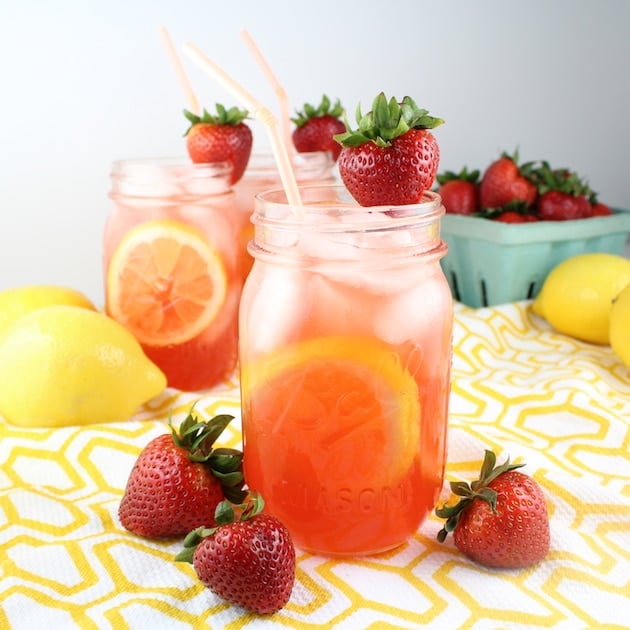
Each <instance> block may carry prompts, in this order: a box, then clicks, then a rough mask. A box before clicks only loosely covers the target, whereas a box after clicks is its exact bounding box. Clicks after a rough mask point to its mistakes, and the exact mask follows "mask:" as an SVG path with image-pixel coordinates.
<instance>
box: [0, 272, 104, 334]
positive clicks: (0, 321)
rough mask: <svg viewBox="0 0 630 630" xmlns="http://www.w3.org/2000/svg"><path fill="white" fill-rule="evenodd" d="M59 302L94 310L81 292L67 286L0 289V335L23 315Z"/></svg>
mask: <svg viewBox="0 0 630 630" xmlns="http://www.w3.org/2000/svg"><path fill="white" fill-rule="evenodd" d="M59 304H65V305H67V306H80V307H81V308H87V309H90V310H92V311H95V310H96V307H95V306H94V304H92V302H91V301H90V300H89V299H88V298H87V297H86V296H85V295H83V293H81V292H80V291H77V290H76V289H71V288H69V287H61V286H56V285H48V284H29V285H25V286H22V287H14V288H12V289H5V290H4V291H0V335H2V333H3V332H4V331H5V330H6V329H7V328H9V326H11V324H13V322H15V321H16V320H18V319H19V318H20V317H22V316H23V315H26V314H27V313H30V312H31V311H34V310H35V309H38V308H42V307H43V306H56V305H59Z"/></svg>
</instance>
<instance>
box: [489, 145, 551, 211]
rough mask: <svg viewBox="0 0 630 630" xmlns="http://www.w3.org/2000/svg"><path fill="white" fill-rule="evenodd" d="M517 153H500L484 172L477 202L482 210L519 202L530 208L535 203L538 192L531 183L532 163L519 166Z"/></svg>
mask: <svg viewBox="0 0 630 630" xmlns="http://www.w3.org/2000/svg"><path fill="white" fill-rule="evenodd" d="M518 159H519V158H518V152H517V151H515V152H514V154H513V155H509V154H508V153H505V152H504V153H502V154H501V157H499V159H497V160H495V161H494V162H491V163H490V165H489V166H488V167H487V168H486V170H485V171H484V173H483V175H482V177H481V183H480V184H479V202H480V204H481V207H482V208H502V207H503V206H507V205H508V204H510V203H512V204H513V203H514V202H521V203H522V204H523V205H524V206H525V207H526V208H530V207H531V206H533V205H534V203H535V202H536V199H537V197H538V191H537V189H536V184H535V183H534V182H533V181H532V170H533V167H534V164H533V162H528V163H526V164H519V161H518Z"/></svg>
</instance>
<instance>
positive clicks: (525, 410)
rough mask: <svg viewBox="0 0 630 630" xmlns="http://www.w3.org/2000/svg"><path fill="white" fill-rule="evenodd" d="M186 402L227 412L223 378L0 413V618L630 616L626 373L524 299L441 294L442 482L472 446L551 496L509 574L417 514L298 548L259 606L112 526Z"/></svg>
mask: <svg viewBox="0 0 630 630" xmlns="http://www.w3.org/2000/svg"><path fill="white" fill-rule="evenodd" d="M197 399H199V400H198V402H197V405H196V410H197V411H198V412H199V413H200V414H203V415H204V416H208V417H210V416H212V415H214V414H216V413H231V414H233V415H235V416H236V420H235V421H234V422H233V423H232V425H233V426H230V427H228V429H227V433H228V435H229V440H228V442H229V445H231V446H238V447H240V439H241V435H240V408H239V398H238V383H237V382H236V381H232V382H228V383H225V384H224V385H223V386H221V387H220V388H217V389H215V390H212V391H210V392H204V393H202V394H199V395H197V396H193V395H191V394H182V393H180V392H175V391H172V390H169V391H167V392H166V393H165V394H164V395H163V396H161V397H160V398H159V399H157V400H154V401H153V402H152V404H151V405H150V406H147V407H145V408H143V409H142V410H141V412H140V413H138V415H137V416H136V417H134V418H133V419H132V420H131V421H129V422H126V423H115V424H107V425H93V426H88V427H68V428H59V429H23V428H17V427H14V426H11V425H9V424H7V423H5V422H4V421H2V420H1V419H0V545H1V549H2V553H1V555H0V628H2V629H3V630H9V629H11V630H26V629H29V630H33V629H40V628H50V629H53V628H54V629H55V630H56V629H60V630H64V629H68V630H71V629H74V628H80V629H82V630H92V629H94V630H105V629H112V630H126V629H129V630H131V629H134V630H145V629H147V628H151V629H160V628H168V629H172V630H180V629H184V628H194V629H197V628H199V629H203V628H230V629H236V628H247V629H253V628H259V627H260V628H264V629H265V630H269V629H273V628H283V629H286V628H307V629H308V628H339V629H343V630H346V629H347V630H356V629H357V628H370V629H394V628H396V629H398V628H411V629H417V628H440V629H443V628H449V629H450V628H470V629H475V630H480V629H484V630H485V629H488V628H492V629H499V628H501V629H516V628H556V629H562V630H564V629H566V630H574V629H576V628H629V627H630V613H629V612H628V611H630V370H629V369H628V368H626V367H624V366H623V365H622V364H621V363H620V361H619V360H618V359H616V358H615V357H614V356H613V354H612V352H611V351H610V349H609V348H607V347H598V346H593V345H589V344H586V343H581V342H579V341H576V340H573V339H571V338H569V337H566V336H563V335H560V334H557V333H555V332H553V331H552V330H551V329H550V328H549V327H548V326H547V324H546V323H545V322H543V321H542V320H540V319H538V318H536V317H535V316H534V315H533V314H532V313H531V311H530V304H529V303H528V302H519V303H516V304H509V305H504V306H497V307H491V308H484V309H478V310H475V309H471V308H467V307H464V306H462V305H457V307H456V325H455V335H454V360H453V387H452V396H451V410H450V433H449V464H448V470H447V476H448V478H449V479H451V480H452V479H466V480H470V479H472V478H473V475H474V474H475V473H476V472H477V471H478V467H479V464H480V462H481V459H482V457H483V451H484V449H485V448H491V449H493V450H495V452H496V453H497V456H498V458H499V459H500V460H502V459H504V458H505V456H507V455H509V456H510V457H511V459H512V460H513V461H518V460H523V461H525V462H526V467H525V468H524V469H523V471H524V472H527V473H528V474H530V475H532V476H533V477H534V478H535V479H536V480H537V481H538V482H539V483H540V485H541V486H542V487H543V489H544V491H545V493H546V496H547V498H548V504H549V512H550V520H551V538H552V539H551V550H550V552H549V554H548V556H547V558H546V559H545V560H544V561H543V562H542V563H541V564H540V565H538V566H536V567H533V568H530V569H527V570H521V571H498V570H490V569H485V568H483V567H480V566H477V565H475V564H473V563H472V562H470V561H469V560H467V559H466V558H465V557H464V556H462V555H461V553H459V552H458V551H457V550H456V549H455V547H454V546H453V543H452V541H451V540H450V538H451V537H449V539H447V541H446V542H445V543H444V544H440V543H438V542H437V541H436V534H437V531H438V530H439V529H440V527H441V523H440V522H439V521H438V520H437V519H436V518H434V517H431V518H430V519H429V520H428V521H427V522H426V523H424V524H423V525H422V526H421V528H420V529H419V531H418V532H417V533H416V534H415V535H414V536H413V537H412V538H411V539H410V540H409V541H408V542H407V543H406V544H405V545H403V546H402V547H400V548H399V549H396V550H395V551H392V552H390V553H387V554H384V555H381V556H377V557H372V558H357V559H353V560H338V559H335V560H333V559H329V558H323V557H318V556H312V555H309V554H305V553H301V552H300V551H299V550H298V565H297V579H296V584H295V587H294V590H293V593H292V597H291V600H290V601H289V603H288V604H287V606H286V607H285V608H284V609H283V610H281V611H280V612H278V613H276V614H275V615H273V616H271V617H265V618H262V617H257V616H255V615H252V614H248V613H246V612H245V611H243V610H242V609H240V608H238V607H235V606H232V605H230V604H227V603H225V602H223V601H222V600H220V599H218V598H217V597H215V596H214V595H213V594H212V593H211V592H210V591H208V590H207V589H205V588H204V587H203V586H202V585H201V584H200V583H199V582H198V581H197V580H196V578H195V576H194V573H193V571H192V568H191V567H190V566H189V565H186V564H180V563H174V562H173V561H172V558H173V556H174V555H175V554H176V553H177V552H178V551H179V550H180V545H181V543H180V542H179V541H169V542H160V541H153V540H145V539H142V538H139V537H137V536H134V535H132V534H130V533H129V532H127V531H126V530H125V529H123V528H122V527H121V525H120V523H119V522H118V517H117V509H118V503H119V501H120V498H121V496H122V493H123V490H124V487H125V484H126V481H127V477H128V475H129V471H130V470H131V467H132V465H133V463H134V461H135V459H136V457H137V455H138V453H139V452H140V450H141V449H142V448H143V447H144V445H146V444H147V443H148V442H149V441H150V440H151V439H152V438H154V437H155V436H157V435H159V434H161V433H163V432H165V431H166V430H167V426H166V422H167V419H168V417H169V415H172V417H173V421H174V423H175V424H177V423H178V422H179V421H180V420H182V419H183V417H184V416H185V414H186V412H187V411H188V410H189V408H190V405H191V403H192V402H193V401H194V400H197Z"/></svg>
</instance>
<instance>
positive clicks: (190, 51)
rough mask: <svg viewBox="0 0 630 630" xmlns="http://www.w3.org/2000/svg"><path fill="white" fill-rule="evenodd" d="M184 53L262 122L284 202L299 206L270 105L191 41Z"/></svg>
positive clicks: (291, 174)
mask: <svg viewBox="0 0 630 630" xmlns="http://www.w3.org/2000/svg"><path fill="white" fill-rule="evenodd" d="M183 50H184V53H185V54H186V55H187V56H188V57H189V58H190V59H192V61H194V62H195V63H196V64H197V65H198V66H199V67H200V68H201V69H202V70H204V71H205V72H206V73H207V74H209V75H210V76H211V77H212V78H213V79H214V80H215V81H216V82H217V83H219V84H220V85H221V86H222V87H223V88H224V89H225V90H226V91H227V92H229V93H230V94H231V95H232V96H233V97H234V98H235V99H237V100H238V101H240V103H241V105H242V106H243V107H245V108H246V109H247V110H249V111H250V112H251V113H252V115H253V117H254V118H255V119H256V120H259V121H260V122H262V123H263V124H264V125H265V128H266V129H267V133H268V135H269V140H270V141H271V148H272V150H273V154H274V157H275V159H276V164H277V166H278V172H279V174H280V179H281V180H282V186H283V188H284V191H285V194H286V196H287V201H288V202H289V203H290V204H291V205H292V206H294V207H299V206H301V205H302V200H301V198H300V193H299V190H298V187H297V182H296V180H295V174H294V173H293V167H292V166H291V159H290V157H289V154H288V152H287V147H286V145H285V143H284V142H283V139H282V136H281V135H280V133H279V131H278V121H277V120H276V117H275V116H274V115H273V113H272V112H271V111H270V110H269V108H267V107H265V106H264V105H262V104H261V103H260V102H259V101H258V100H257V99H256V98H255V97H254V96H252V95H251V94H250V93H249V92H248V91H247V90H246V89H245V88H243V87H242V86H241V85H240V84H239V83H237V82H236V81H235V80H234V79H233V78H232V77H231V76H229V75H228V74H227V73H226V72H225V71H224V70H222V69H221V68H219V66H217V65H216V64H215V63H214V62H213V61H212V60H211V59H209V58H208V57H207V56H206V55H205V54H204V53H203V52H201V50H199V48H197V47H196V46H195V45H194V44H192V43H186V44H184V46H183Z"/></svg>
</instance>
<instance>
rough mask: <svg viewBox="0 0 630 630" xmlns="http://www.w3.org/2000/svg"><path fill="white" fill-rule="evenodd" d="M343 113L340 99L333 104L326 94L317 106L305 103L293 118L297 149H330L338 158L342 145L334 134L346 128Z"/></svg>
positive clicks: (303, 151)
mask: <svg viewBox="0 0 630 630" xmlns="http://www.w3.org/2000/svg"><path fill="white" fill-rule="evenodd" d="M343 113H344V110H343V107H342V105H341V103H340V101H339V100H337V101H336V102H335V103H334V104H332V103H331V102H330V99H329V98H328V97H327V96H326V95H325V94H324V95H323V96H322V102H321V103H320V104H319V105H318V106H317V107H314V106H313V105H311V104H309V103H304V107H303V109H302V110H301V111H297V112H296V114H297V115H296V117H295V118H292V119H291V120H292V121H293V122H294V123H295V125H296V128H295V129H294V131H293V135H292V138H293V144H294V146H295V148H296V150H297V151H298V152H299V153H308V152H311V151H330V152H331V153H332V155H333V159H335V160H337V158H338V157H339V153H341V145H340V144H339V143H338V142H337V141H336V140H335V139H334V137H333V136H335V135H336V134H339V133H343V132H344V131H345V129H346V127H345V125H344V124H343V122H342V121H341V116H342V115H343Z"/></svg>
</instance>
